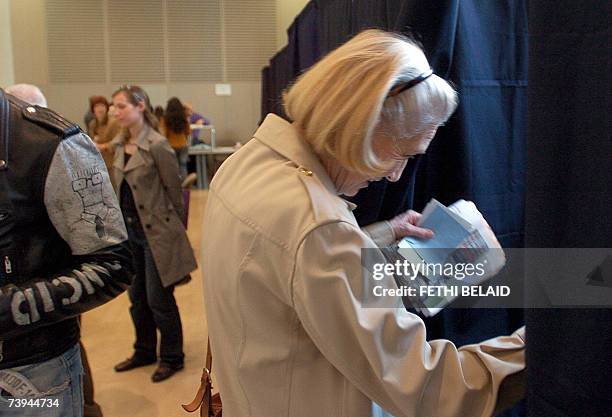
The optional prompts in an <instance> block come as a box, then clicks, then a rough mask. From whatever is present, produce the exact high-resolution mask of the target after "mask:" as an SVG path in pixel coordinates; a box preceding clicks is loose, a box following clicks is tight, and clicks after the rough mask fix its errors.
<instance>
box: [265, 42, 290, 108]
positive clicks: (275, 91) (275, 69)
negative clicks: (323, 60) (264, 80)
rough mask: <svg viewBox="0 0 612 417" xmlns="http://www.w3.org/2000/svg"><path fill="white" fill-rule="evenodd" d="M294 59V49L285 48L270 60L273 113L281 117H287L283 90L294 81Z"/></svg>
mask: <svg viewBox="0 0 612 417" xmlns="http://www.w3.org/2000/svg"><path fill="white" fill-rule="evenodd" d="M293 57H294V55H293V48H292V47H291V48H290V47H289V46H285V47H284V48H283V49H281V50H280V51H279V52H277V53H276V55H274V57H272V59H271V60H270V73H271V75H270V78H271V81H272V82H271V91H270V93H271V96H270V106H271V112H272V113H275V114H277V115H279V116H281V117H286V116H285V112H284V111H283V102H282V94H283V90H284V89H285V88H286V87H287V85H289V82H290V81H291V80H292V79H293V75H294V72H295V71H294V66H293ZM264 117H265V115H264Z"/></svg>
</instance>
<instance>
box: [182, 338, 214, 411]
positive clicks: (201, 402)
mask: <svg viewBox="0 0 612 417" xmlns="http://www.w3.org/2000/svg"><path fill="white" fill-rule="evenodd" d="M207 345H208V346H207V352H206V367H205V368H204V369H203V370H202V376H201V377H200V387H199V388H198V391H197V392H196V395H195V398H194V399H193V401H191V402H190V403H189V404H182V407H183V409H184V410H185V411H187V412H188V413H193V412H194V411H197V409H198V408H200V415H201V416H207V415H208V414H204V413H208V412H209V410H210V401H211V397H212V380H211V376H210V372H211V367H212V353H211V352H210V339H208V343H207Z"/></svg>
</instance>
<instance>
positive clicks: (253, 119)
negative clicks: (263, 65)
mask: <svg viewBox="0 0 612 417" xmlns="http://www.w3.org/2000/svg"><path fill="white" fill-rule="evenodd" d="M45 1H46V0H12V1H9V0H0V14H1V15H2V19H4V16H7V17H6V19H7V20H9V19H8V15H9V13H3V11H4V7H6V8H9V7H8V5H5V3H9V2H10V24H11V26H12V30H9V29H7V30H6V32H7V34H6V35H5V34H4V32H5V30H4V27H5V25H1V26H0V42H2V41H3V39H4V37H5V36H9V37H11V38H12V49H13V51H12V52H13V53H12V57H13V62H12V65H7V66H8V67H13V68H14V82H15V83H22V82H25V83H32V84H35V85H38V86H39V87H40V88H41V90H42V91H43V93H44V94H45V95H46V97H47V99H48V102H49V107H50V108H52V109H54V110H56V111H58V112H59V113H61V114H63V115H64V116H66V117H67V118H68V119H70V120H72V121H75V122H77V123H80V124H81V125H82V124H83V115H84V114H85V112H86V110H87V106H88V97H89V96H91V95H105V96H107V97H109V98H110V95H111V94H112V93H113V91H115V90H116V89H117V87H118V83H109V84H107V83H96V84H88V83H70V84H59V83H50V82H49V66H48V56H47V40H46V21H45ZM1 22H2V20H0V23H1ZM7 26H8V25H7ZM8 42H9V45H10V40H9V41H8ZM74 59H75V60H78V59H79V57H78V56H75V57H74ZM4 64H5V61H4V58H3V59H2V66H4ZM1 68H2V67H0V76H1V75H2V72H1V71H2V69H1ZM10 81H11V83H12V82H13V80H10ZM7 84H9V83H7ZM142 87H143V88H144V89H145V90H146V91H147V93H148V94H149V96H150V97H151V102H152V104H153V105H158V104H159V105H163V106H165V105H166V101H167V100H168V99H169V98H170V97H173V96H176V97H178V98H179V99H181V100H182V101H187V102H191V103H192V104H193V108H194V109H195V110H196V111H197V112H199V113H201V114H203V115H204V116H206V117H207V118H209V119H210V120H211V121H212V122H213V124H214V125H215V128H216V130H217V142H218V143H220V144H233V143H234V142H236V141H240V142H246V141H247V140H248V139H250V138H251V136H252V133H253V132H254V131H255V129H256V128H257V124H258V122H259V121H260V118H261V115H260V103H261V83H260V82H259V81H248V82H247V81H243V82H232V95H231V96H228V97H219V96H216V95H215V93H214V83H212V82H194V83H192V82H167V83H157V84H142Z"/></svg>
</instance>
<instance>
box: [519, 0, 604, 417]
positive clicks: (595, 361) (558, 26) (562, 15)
mask: <svg viewBox="0 0 612 417" xmlns="http://www.w3.org/2000/svg"><path fill="white" fill-rule="evenodd" d="M529 25H530V30H529V32H530V39H529V52H530V64H529V74H530V75H529V136H528V147H527V192H526V217H525V223H526V225H525V236H526V245H527V246H529V247H551V248H555V247H562V248H573V247H581V248H589V247H605V248H610V247H611V246H612V222H610V214H611V213H612V192H611V188H610V184H612V138H611V135H610V131H611V128H612V123H611V122H610V115H609V111H610V91H611V90H610V88H611V85H610V69H611V68H610V45H609V44H610V39H611V38H612V33H611V30H610V3H609V2H601V1H596V0H586V1H581V2H574V1H571V0H560V1H554V2H553V1H537V0H532V1H530V2H529ZM526 322H527V339H528V344H527V371H528V396H527V398H528V401H527V402H528V415H529V416H533V417H540V416H547V417H566V416H567V417H574V416H589V417H591V416H593V417H604V416H611V415H612V389H611V388H610V376H611V375H612V360H611V358H612V355H611V353H610V347H611V346H612V311H611V310H609V309H590V310H589V309H574V310H569V309H564V310H561V309H554V310H553V309H550V310H545V309H539V310H530V311H527V313H526Z"/></svg>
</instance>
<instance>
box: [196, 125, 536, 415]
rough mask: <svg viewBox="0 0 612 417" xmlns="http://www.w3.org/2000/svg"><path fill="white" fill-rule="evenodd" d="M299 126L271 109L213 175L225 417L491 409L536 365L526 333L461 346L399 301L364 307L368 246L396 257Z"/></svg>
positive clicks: (211, 260)
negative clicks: (506, 386) (432, 336)
mask: <svg viewBox="0 0 612 417" xmlns="http://www.w3.org/2000/svg"><path fill="white" fill-rule="evenodd" d="M299 135H300V134H299V131H298V130H297V129H296V128H295V127H294V126H293V125H291V124H290V123H288V122H286V121H284V120H282V119H280V118H279V117H277V116H274V115H269V116H268V117H267V118H266V119H265V121H264V122H263V124H262V125H261V126H260V128H259V129H258V130H257V132H256V133H255V135H254V138H253V139H252V140H251V141H249V142H248V143H247V144H246V145H245V146H243V147H242V148H241V149H240V150H239V151H238V152H236V153H235V154H234V155H233V156H231V157H230V158H229V159H228V160H226V161H225V162H224V164H223V165H222V166H221V168H220V169H219V171H218V172H217V174H216V175H215V178H214V179H213V181H212V183H211V188H210V192H209V196H208V202H207V208H206V213H205V220H204V225H203V243H202V269H203V276H204V292H205V300H206V302H205V305H206V311H207V316H208V326H209V334H210V342H211V346H212V354H213V363H214V365H213V378H214V382H215V384H216V387H217V388H218V389H219V392H220V393H221V398H222V401H223V407H224V410H223V414H224V415H225V414H227V415H228V416H232V417H247V416H249V417H262V416H266V417H281V416H283V417H312V416H319V417H366V416H368V417H369V416H371V415H372V405H373V402H375V403H377V404H379V405H380V406H382V407H383V408H384V409H385V410H387V411H388V412H390V413H392V414H393V415H394V416H395V417H417V416H420V417H488V416H490V415H491V413H492V411H493V410H494V408H495V406H496V403H497V399H498V391H499V388H500V384H501V383H502V382H503V381H504V380H505V379H506V378H507V377H508V376H510V375H513V376H514V374H517V373H520V371H522V370H523V368H524V366H525V353H524V349H525V342H524V339H523V335H524V333H523V331H524V329H521V330H519V331H517V332H516V333H515V334H513V335H511V336H503V337H498V338H494V339H491V340H488V341H485V342H482V343H480V344H474V345H470V346H464V347H461V348H457V347H456V346H455V345H454V344H453V343H452V342H450V341H448V340H435V341H427V338H426V330H425V325H424V324H423V321H422V320H421V319H420V318H419V317H418V316H416V315H414V314H411V313H409V312H407V311H406V310H405V309H404V308H403V306H402V305H401V301H400V300H398V302H397V305H396V307H394V306H391V305H389V301H390V300H388V299H382V298H381V299H372V298H370V302H369V304H366V303H365V300H366V298H367V294H366V292H367V291H368V286H367V282H366V281H365V280H364V275H363V270H362V263H361V261H362V258H361V250H362V248H371V249H372V251H373V252H374V255H373V256H374V257H375V258H377V259H379V260H380V262H384V258H383V257H382V254H380V251H379V250H378V249H377V247H376V245H375V243H374V241H373V240H372V239H371V238H370V236H369V235H368V234H366V233H364V232H363V231H362V230H361V229H360V228H359V226H358V225H357V222H356V221H355V217H354V216H353V213H352V210H351V209H352V206H351V205H350V204H349V203H347V202H346V201H345V200H343V199H342V198H340V197H339V196H338V195H337V194H338V193H337V191H336V189H335V187H334V184H333V182H332V180H331V179H330V177H329V176H328V174H327V172H326V170H325V169H324V167H323V165H322V164H321V162H320V161H319V159H318V157H317V156H316V154H315V153H314V152H313V151H312V149H311V148H310V147H309V145H308V144H307V143H306V142H305V141H304V140H303V139H302V138H301V137H300V136H299ZM377 285H381V286H383V287H385V288H389V289H393V288H397V287H396V284H395V281H394V280H393V278H385V279H383V280H381V281H379V282H378V283H377Z"/></svg>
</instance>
